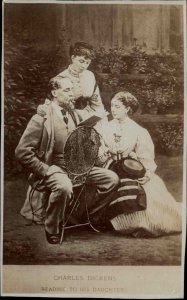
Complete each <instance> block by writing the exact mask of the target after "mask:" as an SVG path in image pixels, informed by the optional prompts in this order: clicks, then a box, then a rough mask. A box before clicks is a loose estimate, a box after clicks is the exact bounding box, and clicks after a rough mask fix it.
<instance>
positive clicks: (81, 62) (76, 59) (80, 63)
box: [71, 55, 91, 73]
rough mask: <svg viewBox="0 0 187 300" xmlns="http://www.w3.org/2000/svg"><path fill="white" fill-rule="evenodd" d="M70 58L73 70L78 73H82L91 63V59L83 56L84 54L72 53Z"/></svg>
mask: <svg viewBox="0 0 187 300" xmlns="http://www.w3.org/2000/svg"><path fill="white" fill-rule="evenodd" d="M71 60H72V67H73V70H75V71H76V72H78V73H82V72H83V71H84V70H86V69H87V68H88V67H89V65H90V63H91V59H89V58H85V57H84V56H74V55H72V57H71Z"/></svg>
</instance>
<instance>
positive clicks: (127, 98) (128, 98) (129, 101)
mask: <svg viewBox="0 0 187 300" xmlns="http://www.w3.org/2000/svg"><path fill="white" fill-rule="evenodd" d="M113 98H115V99H116V100H119V101H121V102H122V103H123V105H124V106H125V107H130V110H129V114H131V115H132V114H134V113H135V112H136V111H137V110H138V107H139V102H138V100H137V99H136V97H134V96H133V95H132V94H131V93H129V92H125V91H121V92H118V93H117V94H115V95H114V97H113Z"/></svg>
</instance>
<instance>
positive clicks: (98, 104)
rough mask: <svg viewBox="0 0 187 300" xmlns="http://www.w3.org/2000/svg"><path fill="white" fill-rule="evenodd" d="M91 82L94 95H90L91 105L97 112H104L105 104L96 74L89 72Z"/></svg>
mask: <svg viewBox="0 0 187 300" xmlns="http://www.w3.org/2000/svg"><path fill="white" fill-rule="evenodd" d="M89 77H90V83H91V82H92V96H91V97H90V101H89V105H90V107H91V108H92V109H93V110H95V111H96V112H97V111H98V112H100V113H101V112H104V106H103V102H102V99H101V95H100V91H99V87H98V84H97V82H96V79H95V75H94V74H93V73H92V72H89Z"/></svg>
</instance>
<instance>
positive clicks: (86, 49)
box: [69, 42, 95, 60]
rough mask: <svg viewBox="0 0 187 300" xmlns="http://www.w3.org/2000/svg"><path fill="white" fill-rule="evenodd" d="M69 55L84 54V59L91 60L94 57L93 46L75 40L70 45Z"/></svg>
mask: <svg viewBox="0 0 187 300" xmlns="http://www.w3.org/2000/svg"><path fill="white" fill-rule="evenodd" d="M69 55H70V56H72V55H74V56H84V57H85V58H86V59H91V60H92V59H94V58H95V54H94V50H93V47H92V46H91V45H90V44H88V43H84V42H77V43H75V44H74V45H73V46H70V50H69Z"/></svg>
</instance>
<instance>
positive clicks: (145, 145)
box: [135, 128, 157, 176]
mask: <svg viewBox="0 0 187 300" xmlns="http://www.w3.org/2000/svg"><path fill="white" fill-rule="evenodd" d="M135 152H136V155H137V158H138V160H139V161H140V162H141V163H142V164H143V165H144V167H145V169H146V174H147V175H148V176H151V175H152V173H154V172H155V170H156V168H157V165H156V163H155V161H154V159H155V152H154V144H153V141H152V139H151V136H150V134H149V132H148V131H147V130H146V129H144V128H141V129H140V130H139V133H138V138H137V143H136V146H135Z"/></svg>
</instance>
